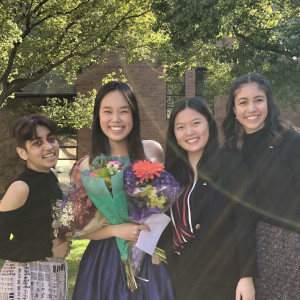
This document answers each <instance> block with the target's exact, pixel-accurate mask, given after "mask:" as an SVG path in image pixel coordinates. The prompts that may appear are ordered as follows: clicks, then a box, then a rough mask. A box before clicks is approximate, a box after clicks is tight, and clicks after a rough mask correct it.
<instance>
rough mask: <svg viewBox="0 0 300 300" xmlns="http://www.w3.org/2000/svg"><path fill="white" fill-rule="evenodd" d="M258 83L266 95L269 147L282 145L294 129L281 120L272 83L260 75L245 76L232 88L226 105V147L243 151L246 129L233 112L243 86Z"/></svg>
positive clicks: (266, 124)
mask: <svg viewBox="0 0 300 300" xmlns="http://www.w3.org/2000/svg"><path fill="white" fill-rule="evenodd" d="M253 82H254V83H257V85H258V86H259V88H260V89H261V90H263V91H264V92H265V93H266V97H267V105H268V114H267V117H266V120H265V128H266V129H267V130H268V137H267V142H268V144H269V146H271V145H273V146H274V145H278V144H280V142H281V140H282V138H283V135H284V133H285V132H286V131H287V130H288V129H290V128H291V127H292V125H291V124H290V123H289V122H287V121H285V120H281V119H280V117H279V114H280V111H279V108H278V106H277V105H276V104H275V102H274V100H273V95H272V90H271V86H270V83H269V82H268V81H267V80H266V79H265V78H264V77H263V76H262V75H260V74H258V73H250V74H245V75H242V76H240V77H238V78H237V79H236V80H235V81H234V82H233V83H232V84H231V86H230V89H229V96H228V99H227V103H226V117H225V119H224V121H223V124H222V129H223V133H224V136H225V143H224V146H225V147H228V148H231V149H234V148H237V149H241V148H242V147H243V143H244V135H245V129H244V127H243V125H241V124H240V122H239V121H238V120H237V119H236V116H235V114H234V112H233V107H234V105H235V102H234V100H235V94H236V91H237V90H238V89H239V88H240V87H241V86H242V85H243V84H249V83H253Z"/></svg>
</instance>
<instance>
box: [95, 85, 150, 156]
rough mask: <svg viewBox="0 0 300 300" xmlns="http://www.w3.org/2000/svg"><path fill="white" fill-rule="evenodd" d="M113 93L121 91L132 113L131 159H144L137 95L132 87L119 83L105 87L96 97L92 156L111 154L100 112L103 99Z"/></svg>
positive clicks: (129, 136)
mask: <svg viewBox="0 0 300 300" xmlns="http://www.w3.org/2000/svg"><path fill="white" fill-rule="evenodd" d="M112 91H119V92H121V93H122V94H123V95H124V97H125V98H126V100H127V101H128V103H129V106H130V109H131V112H132V120H133V127H132V130H131V132H130V134H129V135H128V137H127V140H128V152H129V157H130V158H131V159H132V160H138V159H144V158H145V153H144V150H143V146H142V141H141V134H140V116H139V109H138V105H137V100H136V97H135V94H134V92H133V90H132V88H131V87H130V85H128V84H127V83H124V82H118V81H111V82H109V83H107V84H105V85H103V86H102V87H101V88H100V90H99V91H98V93H97V95H96V99H95V105H94V118H93V126H92V156H93V157H95V156H96V155H99V154H109V152H110V150H109V142H108V138H107V136H106V135H105V134H104V132H103V131H102V129H101V126H100V117H99V110H100V106H101V101H102V99H103V98H104V97H105V96H106V95H107V94H108V93H109V92H112Z"/></svg>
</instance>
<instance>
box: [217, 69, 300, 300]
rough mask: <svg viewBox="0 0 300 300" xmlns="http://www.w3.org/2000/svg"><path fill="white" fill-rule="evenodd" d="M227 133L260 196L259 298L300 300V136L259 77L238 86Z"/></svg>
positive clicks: (229, 105)
mask: <svg viewBox="0 0 300 300" xmlns="http://www.w3.org/2000/svg"><path fill="white" fill-rule="evenodd" d="M223 130H224V134H225V148H227V149H238V150H240V151H241V153H242V155H243V158H244V161H245V162H246V165H247V167H248V170H249V172H250V175H251V177H250V178H251V182H252V184H253V190H254V193H255V196H256V205H255V209H256V211H257V215H258V221H259V222H258V225H257V232H256V234H257V255H258V271H259V277H258V280H257V282H256V294H257V299H280V300H282V299H300V272H299V270H300V235H299V233H300V134H299V133H298V132H297V131H296V130H295V129H293V128H292V126H291V124H289V123H288V122H286V121H283V120H281V119H280V118H279V109H278V108H277V106H276V105H275V103H274V102H273V99H272V92H271V88H270V85H269V83H268V82H267V80H265V79H264V78H263V77H262V76H261V75H259V74H256V73H251V74H249V75H248V74H247V75H243V76H241V77H239V78H237V79H236V81H235V82H233V84H232V86H231V88H230V94H229V98H228V102H227V115H226V118H225V120H224V123H223ZM248 183H249V181H245V183H244V186H245V188H246V186H247V184H248Z"/></svg>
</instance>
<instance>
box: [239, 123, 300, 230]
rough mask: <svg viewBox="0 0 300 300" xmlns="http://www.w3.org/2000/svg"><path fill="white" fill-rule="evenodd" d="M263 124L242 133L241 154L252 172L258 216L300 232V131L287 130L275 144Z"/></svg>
mask: <svg viewBox="0 0 300 300" xmlns="http://www.w3.org/2000/svg"><path fill="white" fill-rule="evenodd" d="M267 135H268V131H267V129H266V128H263V129H261V130H259V131H257V132H255V133H253V134H249V135H246V136H245V140H244V141H245V143H244V146H243V148H242V154H243V158H244V160H245V162H246V165H247V167H248V169H249V172H250V174H251V180H252V182H253V187H254V193H255V198H256V207H257V209H258V218H259V220H262V221H265V222H268V223H270V224H273V225H276V226H282V227H285V228H287V229H290V230H294V231H297V232H300V134H299V132H297V131H296V130H293V129H292V130H289V131H288V132H287V133H286V134H285V135H284V138H283V140H282V141H281V143H280V144H279V145H278V146H275V145H271V146H269V145H268V144H267Z"/></svg>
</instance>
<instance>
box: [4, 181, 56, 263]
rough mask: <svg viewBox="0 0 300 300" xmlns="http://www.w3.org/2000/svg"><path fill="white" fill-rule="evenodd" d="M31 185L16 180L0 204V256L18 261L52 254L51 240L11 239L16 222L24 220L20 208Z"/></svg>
mask: <svg viewBox="0 0 300 300" xmlns="http://www.w3.org/2000/svg"><path fill="white" fill-rule="evenodd" d="M28 194H29V187H28V185H27V184H26V183H25V182H23V181H15V182H13V183H12V184H11V186H10V187H9V188H8V190H7V192H6V194H5V195H4V197H3V199H2V201H1V204H0V258H1V259H8V260H12V261H18V262H29V261H35V260H40V259H44V258H45V257H49V256H52V251H51V246H52V245H51V241H50V240H49V241H43V242H41V241H39V240H36V241H33V240H32V239H31V240H30V241H27V240H16V239H15V238H13V239H10V236H11V234H13V235H14V229H15V227H16V223H18V226H19V225H20V226H26V223H25V222H22V217H23V215H22V213H21V210H20V208H21V207H22V206H23V205H24V204H25V203H26V201H27V198H28Z"/></svg>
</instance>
